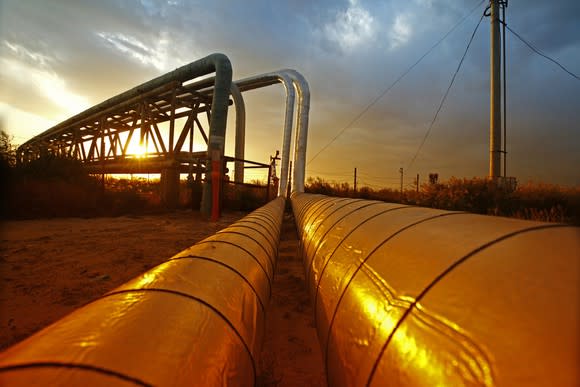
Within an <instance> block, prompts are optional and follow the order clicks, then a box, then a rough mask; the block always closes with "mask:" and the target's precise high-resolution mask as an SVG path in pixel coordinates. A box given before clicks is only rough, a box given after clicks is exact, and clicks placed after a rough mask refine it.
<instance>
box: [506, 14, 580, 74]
mask: <svg viewBox="0 0 580 387" xmlns="http://www.w3.org/2000/svg"><path fill="white" fill-rule="evenodd" d="M505 28H507V29H508V30H509V31H510V32H511V33H512V34H514V35H515V36H516V38H518V39H519V40H521V41H522V42H523V43H524V44H525V45H526V46H528V47H529V48H530V49H531V50H532V51H534V52H535V53H536V54H538V55H540V56H543V57H544V58H546V59H547V60H549V61H550V62H552V63H555V64H556V65H558V66H559V67H560V68H561V69H562V70H564V71H565V72H567V73H568V74H570V75H571V76H573V77H574V78H576V79H577V80H579V81H580V77H579V76H578V75H576V74H574V73H573V72H572V71H570V70H568V69H567V68H566V67H564V65H562V64H561V63H560V62H558V61H557V60H556V59H553V58H550V57H549V56H548V55H546V54H544V53H543V52H541V51H540V50H538V49H537V48H536V47H534V46H533V45H532V44H531V43H530V42H528V41H527V40H525V39H524V38H522V37H521V36H520V34H518V33H517V32H515V31H514V30H512V29H511V28H510V27H509V26H508V25H505Z"/></svg>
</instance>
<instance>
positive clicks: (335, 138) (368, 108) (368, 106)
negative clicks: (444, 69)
mask: <svg viewBox="0 0 580 387" xmlns="http://www.w3.org/2000/svg"><path fill="white" fill-rule="evenodd" d="M484 1H485V0H481V1H480V2H479V3H478V4H477V5H476V6H475V7H473V9H472V10H471V11H469V13H468V14H467V15H465V16H463V17H462V18H461V20H459V21H458V22H457V24H455V25H454V26H453V27H452V28H451V29H450V30H449V31H448V32H447V33H446V34H445V35H443V37H442V38H441V39H439V40H438V41H437V43H435V44H434V45H433V46H431V48H429V49H428V50H427V51H426V52H425V53H424V54H423V55H422V56H421V57H420V58H419V59H418V60H417V61H416V62H415V63H413V64H412V65H411V66H410V67H409V68H407V69H406V70H405V71H404V72H403V73H402V74H401V75H399V77H398V78H397V79H395V81H394V82H393V83H391V84H390V85H389V86H388V87H387V88H386V89H385V90H383V91H382V93H381V94H379V95H378V96H377V97H375V99H373V100H372V101H371V102H370V103H369V104H368V105H367V106H366V107H365V108H364V109H363V110H362V111H361V112H360V113H359V114H357V115H356V116H355V117H354V118H353V119H352V120H351V121H350V122H349V123H348V124H347V125H346V126H345V127H344V128H342V129H341V130H340V131H339V132H338V134H337V135H336V136H334V137H333V138H332V139H331V140H330V141H329V142H328V143H327V144H326V145H324V146H323V147H322V148H321V149H320V150H319V151H318V152H317V153H316V154H315V155H314V156H313V157H312V158H311V159H310V160H309V161H308V163H311V162H312V161H314V159H316V158H317V157H318V156H319V155H320V154H321V153H322V152H324V151H325V150H326V149H327V148H328V147H329V146H331V145H332V143H334V142H335V141H336V140H337V139H338V138H339V137H340V136H341V135H342V134H343V133H344V132H345V131H346V130H347V129H349V128H350V127H351V126H352V125H354V123H355V122H357V121H358V120H359V119H360V118H361V117H362V116H363V115H364V114H365V113H366V112H368V111H369V110H370V108H372V107H373V106H374V105H376V103H377V102H379V100H380V99H381V98H383V97H384V96H385V94H387V93H388V92H389V91H390V90H391V89H392V88H393V87H395V85H396V84H397V83H399V82H400V81H401V80H402V79H403V78H404V77H405V76H406V75H407V74H408V73H410V72H411V70H413V69H414V68H415V67H416V66H417V65H418V64H419V63H420V62H421V61H422V60H423V59H425V57H426V56H427V55H429V54H430V53H431V52H432V51H433V50H434V49H435V48H436V47H437V46H439V45H440V44H441V43H442V42H443V41H444V40H445V39H446V38H447V37H448V36H449V35H451V33H452V32H453V31H455V30H456V29H457V27H459V26H460V25H461V24H462V23H463V22H464V21H465V19H467V18H468V17H469V16H471V14H472V13H473V12H475V10H477V9H478V8H479V7H480V6H481V4H483V3H484Z"/></svg>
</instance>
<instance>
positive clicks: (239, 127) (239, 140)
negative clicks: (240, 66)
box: [230, 82, 246, 183]
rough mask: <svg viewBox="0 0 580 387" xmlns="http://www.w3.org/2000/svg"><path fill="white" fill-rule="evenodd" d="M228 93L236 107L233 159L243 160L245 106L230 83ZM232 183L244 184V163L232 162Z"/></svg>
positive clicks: (238, 89) (235, 86) (233, 85)
mask: <svg viewBox="0 0 580 387" xmlns="http://www.w3.org/2000/svg"><path fill="white" fill-rule="evenodd" d="M230 93H231V94H232V98H233V100H234V105H235V107H236V146H235V158H236V159H239V160H244V157H245V148H246V105H245V103H244V98H243V97H242V93H241V92H240V88H239V87H238V85H236V84H235V83H233V82H232V85H231V88H230ZM234 181H235V182H236V183H243V182H244V162H243V161H238V160H236V161H234Z"/></svg>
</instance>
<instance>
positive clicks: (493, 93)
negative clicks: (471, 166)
mask: <svg viewBox="0 0 580 387" xmlns="http://www.w3.org/2000/svg"><path fill="white" fill-rule="evenodd" d="M490 3H491V18H490V19H491V21H490V23H491V26H490V27H491V28H490V30H491V43H490V77H489V78H490V106H489V107H490V111H489V148H490V161H489V177H490V178H492V179H497V178H498V177H500V176H501V94H500V91H501V86H500V83H501V79H500V58H501V53H500V48H501V46H500V32H499V0H490Z"/></svg>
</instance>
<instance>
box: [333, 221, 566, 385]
mask: <svg viewBox="0 0 580 387" xmlns="http://www.w3.org/2000/svg"><path fill="white" fill-rule="evenodd" d="M557 227H570V226H569V225H566V224H543V225H540V226H533V227H530V228H526V229H523V230H518V231H513V232H511V233H509V234H506V235H503V236H501V237H498V238H496V239H494V240H492V241H489V242H487V243H484V244H483V245H481V246H479V247H477V248H476V249H474V250H472V251H471V252H469V253H467V254H465V255H464V256H463V257H462V258H460V259H458V260H457V261H455V262H454V263H452V264H451V265H450V266H449V267H448V268H447V269H445V270H443V272H441V273H440V274H439V275H438V276H437V277H435V278H434V279H433V281H431V283H430V284H429V285H427V286H426V287H425V289H423V290H422V291H421V293H419V295H418V296H417V297H416V298H415V300H414V301H413V302H412V303H411V306H410V307H409V308H408V309H407V310H405V312H404V313H403V316H402V317H401V318H400V319H399V321H397V324H396V325H395V327H394V328H393V330H392V331H391V334H390V335H389V337H387V340H386V341H385V344H383V346H382V348H381V350H380V352H379V355H378V356H377V359H376V360H375V364H374V365H373V368H372V369H371V372H370V373H369V378H368V380H367V383H366V385H367V386H369V385H370V384H371V382H372V380H373V377H374V375H375V372H376V370H377V367H378V365H379V362H380V360H381V358H382V357H383V354H384V352H385V350H386V349H387V346H388V345H389V343H390V342H391V340H392V338H393V336H394V334H395V332H396V331H397V329H399V327H400V326H401V324H403V322H404V321H405V319H406V318H407V316H408V315H409V314H410V313H411V311H412V310H413V309H415V308H416V306H417V303H419V301H421V299H423V297H425V295H426V294H427V293H428V292H429V290H431V289H432V288H433V287H434V286H435V285H436V284H437V283H438V282H439V281H441V280H442V279H443V278H444V277H445V276H446V275H447V274H449V273H450V272H452V271H453V270H454V269H455V268H457V267H458V266H459V265H461V264H462V263H464V262H466V261H467V260H469V258H471V257H473V256H474V255H477V253H480V252H482V251H483V250H485V249H487V248H489V247H491V246H493V245H495V244H497V243H499V242H503V241H505V240H506V239H509V238H512V237H514V236H516V235H520V234H524V233H527V232H531V231H537V230H543V229H547V228H557ZM327 348H328V347H327Z"/></svg>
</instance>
